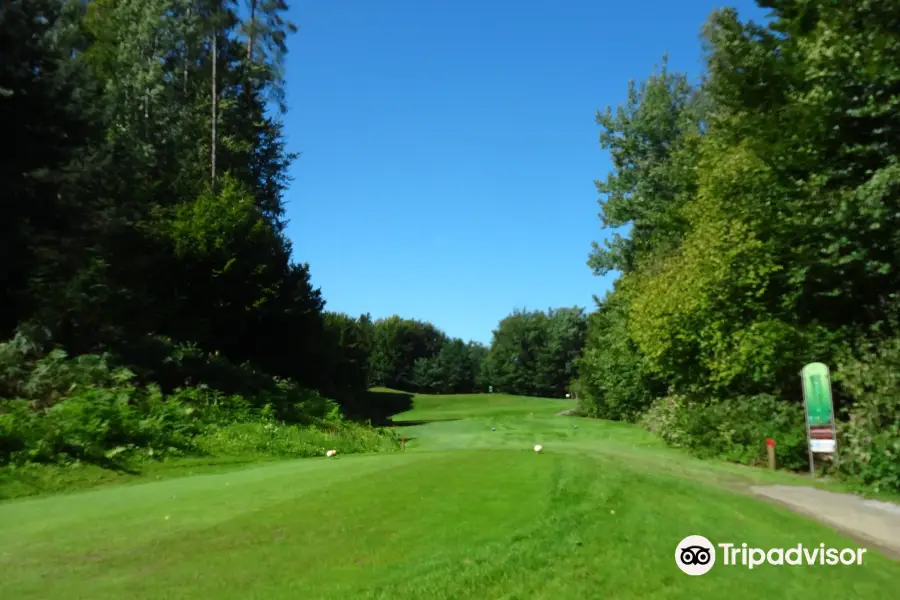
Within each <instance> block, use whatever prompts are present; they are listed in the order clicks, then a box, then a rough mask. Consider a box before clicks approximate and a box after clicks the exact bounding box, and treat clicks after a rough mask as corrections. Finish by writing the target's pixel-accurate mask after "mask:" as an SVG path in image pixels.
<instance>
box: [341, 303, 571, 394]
mask: <svg viewBox="0 0 900 600" xmlns="http://www.w3.org/2000/svg"><path fill="white" fill-rule="evenodd" d="M325 323H326V330H327V331H328V332H329V334H330V335H331V345H330V346H329V347H330V348H332V349H333V350H332V352H333V353H334V354H333V356H332V357H331V358H330V359H329V361H328V362H329V363H330V364H331V365H332V366H333V369H334V370H335V371H334V375H333V376H332V377H331V379H332V380H333V381H336V382H339V383H340V385H341V386H342V387H341V388H340V389H335V390H330V391H331V394H332V395H333V396H336V397H347V398H352V397H354V396H356V397H361V394H360V392H361V391H362V390H366V389H369V388H371V387H387V388H392V389H398V390H403V391H407V392H416V393H428V394H469V393H475V392H488V391H492V390H493V391H497V392H501V391H502V392H505V393H511V394H520V395H531V396H544V397H557V398H558V397H562V396H564V395H565V394H566V393H568V390H569V388H570V386H571V384H572V383H573V381H574V379H575V376H576V372H575V368H576V367H575V365H576V361H577V359H578V356H579V354H580V352H581V349H582V347H583V345H584V339H585V333H586V331H587V316H586V315H585V314H584V311H583V309H580V308H565V309H549V310H547V311H525V310H515V311H513V312H512V313H511V314H510V315H509V316H507V317H506V318H504V319H503V320H501V321H500V322H499V324H498V325H497V329H496V330H495V331H494V332H493V336H492V340H491V344H490V345H489V346H485V345H483V344H480V343H477V342H472V341H469V342H466V341H464V340H462V339H460V338H453V337H450V336H448V335H447V334H445V333H444V332H443V331H441V330H440V329H438V328H437V327H435V326H434V325H433V324H431V323H428V322H425V321H420V320H416V319H404V318H401V317H399V316H396V315H395V316H392V317H389V318H385V319H378V320H375V321H373V320H372V317H371V316H370V315H368V314H365V315H362V316H360V317H358V318H353V317H350V316H348V315H346V314H339V313H331V312H326V313H325Z"/></svg>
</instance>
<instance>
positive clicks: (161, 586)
mask: <svg viewBox="0 0 900 600" xmlns="http://www.w3.org/2000/svg"><path fill="white" fill-rule="evenodd" d="M569 407H571V403H569V402H567V401H562V400H560V401H556V400H540V399H534V398H516V397H511V396H504V395H499V394H498V395H492V396H443V397H441V396H418V397H417V398H416V402H415V406H414V408H413V409H412V410H411V411H409V412H407V413H404V414H402V415H397V416H396V417H395V419H394V420H395V422H397V423H400V424H401V425H400V426H399V427H398V430H400V431H403V432H406V433H405V436H406V437H409V438H411V439H410V442H409V444H408V446H407V448H408V450H407V451H406V452H405V453H399V454H385V455H363V456H345V457H339V458H337V459H333V460H329V459H307V460H296V461H285V462H277V463H271V464H266V465H263V466H259V467H256V468H252V469H243V470H239V471H233V472H225V473H221V472H220V473H213V474H208V475H196V476H193V477H184V478H180V479H168V480H163V481H156V482H150V483H146V484H141V485H129V486H121V487H108V488H103V489H97V490H93V491H88V492H79V493H76V494H70V495H66V496H50V497H45V498H36V499H26V500H17V501H12V502H7V503H4V504H0V523H2V527H0V572H2V573H3V577H2V578H0V598H17V599H21V600H25V599H28V598H41V599H42V600H54V599H57V598H58V599H60V600H62V599H65V600H74V599H77V598H91V599H96V600H102V599H106V598H109V599H113V598H115V599H116V600H118V599H119V598H122V597H131V598H138V599H144V598H146V599H150V598H167V599H181V598H216V599H217V600H228V599H232V598H234V599H237V598H240V599H260V600H262V599H265V600H279V599H282V598H284V599H287V598H291V599H294V598H303V599H310V600H312V599H331V598H335V599H338V598H339V599H342V600H343V599H347V598H353V599H356V598H359V599H374V598H391V599H395V600H399V599H416V600H418V599H421V598H429V599H438V600H439V599H447V600H450V599H464V598H471V599H479V600H484V599H491V598H496V599H506V600H513V599H522V600H525V599H528V600H531V599H542V598H546V599H548V600H549V599H553V600H565V599H568V598H573V599H579V600H581V599H583V598H596V597H603V598H665V599H669V598H711V599H712V598H715V599H718V598H754V599H755V598H757V597H759V596H760V594H768V595H770V596H772V597H777V598H804V599H806V598H808V597H809V596H810V595H815V596H816V597H817V598H842V599H843V598H848V597H853V598H858V599H865V598H872V599H882V598H886V597H889V596H890V593H889V591H890V589H892V586H893V585H894V584H895V582H896V581H898V580H900V564H898V563H895V562H893V561H890V560H888V559H886V558H884V557H882V556H880V555H878V554H877V553H875V552H874V551H873V550H870V551H869V553H868V554H867V555H866V562H865V564H864V565H863V566H861V567H856V566H854V567H844V566H839V567H805V566H804V567H787V566H786V567H771V566H765V567H760V568H757V569H754V570H752V571H751V570H747V569H746V568H724V567H723V568H719V567H716V568H714V569H713V570H712V571H711V572H710V573H709V574H707V575H706V576H703V577H688V576H686V575H684V574H682V573H681V572H680V571H679V570H678V569H677V568H676V566H675V564H674V552H675V546H676V544H677V543H678V542H679V541H680V540H681V539H682V538H683V537H685V536H687V535H690V534H699V535H704V536H706V537H708V538H710V539H712V540H714V541H733V542H737V543H738V544H740V543H741V542H747V543H748V544H750V545H756V546H760V547H778V546H795V545H796V544H797V543H799V542H802V543H804V544H805V545H809V546H818V544H819V543H825V544H826V545H827V546H836V547H845V546H856V544H855V543H853V542H851V541H849V540H847V539H845V538H843V537H841V536H839V535H837V534H836V533H834V532H832V531H830V530H828V529H827V528H824V527H821V526H819V525H817V524H815V523H813V522H811V521H809V520H807V519H805V518H803V517H800V516H797V515H794V514H792V513H789V512H787V511H786V510H783V509H781V508H778V507H775V506H771V505H768V504H765V503H762V502H759V501H757V500H755V499H753V498H750V497H747V496H745V495H743V494H740V493H738V492H736V491H735V489H736V488H737V487H739V486H741V485H743V484H745V483H748V482H755V481H782V482H785V481H795V478H792V477H791V476H789V475H782V474H771V473H767V472H765V471H761V470H753V469H746V468H741V467H737V466H733V465H727V464H723V463H712V462H705V461H699V460H694V459H691V458H689V457H686V456H684V455H683V454H681V453H678V452H675V451H671V450H669V449H667V448H664V447H663V446H662V445H661V444H660V443H659V442H657V441H656V440H654V439H653V438H652V437H650V436H648V435H647V434H646V432H643V431H641V430H639V429H637V428H634V427H629V426H626V425H617V424H611V423H605V422H600V421H591V420H585V419H574V418H563V417H555V416H553V415H554V414H555V413H556V412H558V411H560V410H563V409H566V408H569ZM424 421H427V423H422V422H424ZM403 423H414V424H411V425H402V424H403ZM575 425H577V428H576V427H575ZM492 427H493V428H494V430H493V431H492V429H491V428H492ZM534 443H541V444H543V445H544V446H545V448H546V450H545V453H544V454H541V455H537V454H535V453H534V452H532V451H531V445H533V444H534Z"/></svg>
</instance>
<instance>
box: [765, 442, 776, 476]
mask: <svg viewBox="0 0 900 600" xmlns="http://www.w3.org/2000/svg"><path fill="white" fill-rule="evenodd" d="M766 454H767V455H768V456H769V468H770V469H772V470H773V471H774V470H775V440H773V439H772V438H767V439H766Z"/></svg>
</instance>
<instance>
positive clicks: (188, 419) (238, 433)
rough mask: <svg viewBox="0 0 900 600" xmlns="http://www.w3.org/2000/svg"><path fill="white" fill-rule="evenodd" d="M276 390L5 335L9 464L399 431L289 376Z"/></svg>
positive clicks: (260, 450) (2, 435) (228, 452)
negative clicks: (134, 367)
mask: <svg viewBox="0 0 900 600" xmlns="http://www.w3.org/2000/svg"><path fill="white" fill-rule="evenodd" d="M268 389H269V391H268V393H267V392H266V391H265V390H266V388H263V391H258V393H257V395H256V396H249V397H245V396H241V395H238V394H227V393H223V392H221V391H219V390H215V389H212V388H210V387H208V386H207V385H205V384H201V385H199V386H183V387H178V388H175V389H173V390H171V391H168V392H167V391H163V390H162V389H161V387H160V386H159V384H157V383H142V382H140V381H139V380H138V378H137V376H136V375H135V373H134V372H132V371H130V370H128V369H127V368H125V367H122V366H115V365H114V364H113V359H112V357H110V356H101V355H82V356H76V357H69V356H67V355H66V353H65V352H64V351H62V350H60V349H54V350H51V351H49V352H46V353H43V352H41V350H40V348H39V347H38V346H36V345H35V344H34V343H32V342H30V341H29V340H28V339H27V338H26V337H25V336H24V335H22V334H19V335H17V336H16V337H15V338H14V339H13V340H11V341H8V342H4V343H0V466H5V467H6V468H8V469H15V468H21V467H23V466H25V465H27V464H34V463H37V464H47V465H69V464H77V463H88V464H94V465H100V466H105V467H109V468H119V469H125V468H130V467H133V466H134V465H137V464H140V463H141V462H144V461H148V460H161V459H167V458H173V457H185V456H262V455H266V456H278V457H310V456H321V455H324V453H325V451H326V450H329V449H336V450H338V451H339V452H341V453H353V452H372V451H390V450H394V449H396V448H397V446H398V444H397V441H396V439H395V437H394V436H393V435H392V433H391V432H389V431H388V430H385V429H375V428H372V427H370V426H368V425H367V424H361V423H354V422H349V421H344V420H343V419H342V417H341V414H340V410H339V407H338V405H337V404H336V403H334V402H333V401H331V400H328V399H326V398H323V397H322V396H321V395H319V394H318V393H316V392H314V391H310V390H305V389H303V388H301V387H299V386H297V385H295V384H293V383H292V382H290V381H287V380H277V381H275V382H274V383H273V385H271V386H270V387H269V388H268Z"/></svg>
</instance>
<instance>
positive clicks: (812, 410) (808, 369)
mask: <svg viewBox="0 0 900 600" xmlns="http://www.w3.org/2000/svg"><path fill="white" fill-rule="evenodd" d="M800 378H801V380H802V382H803V403H804V404H805V405H806V432H807V437H808V440H809V452H810V459H809V460H810V472H812V473H815V468H814V464H813V458H812V455H813V454H833V453H834V452H836V451H837V439H836V436H835V431H834V404H833V403H832V399H831V377H830V376H829V374H828V367H827V366H825V365H823V364H822V363H810V364H808V365H806V366H805V367H803V370H802V371H801V372H800Z"/></svg>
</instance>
